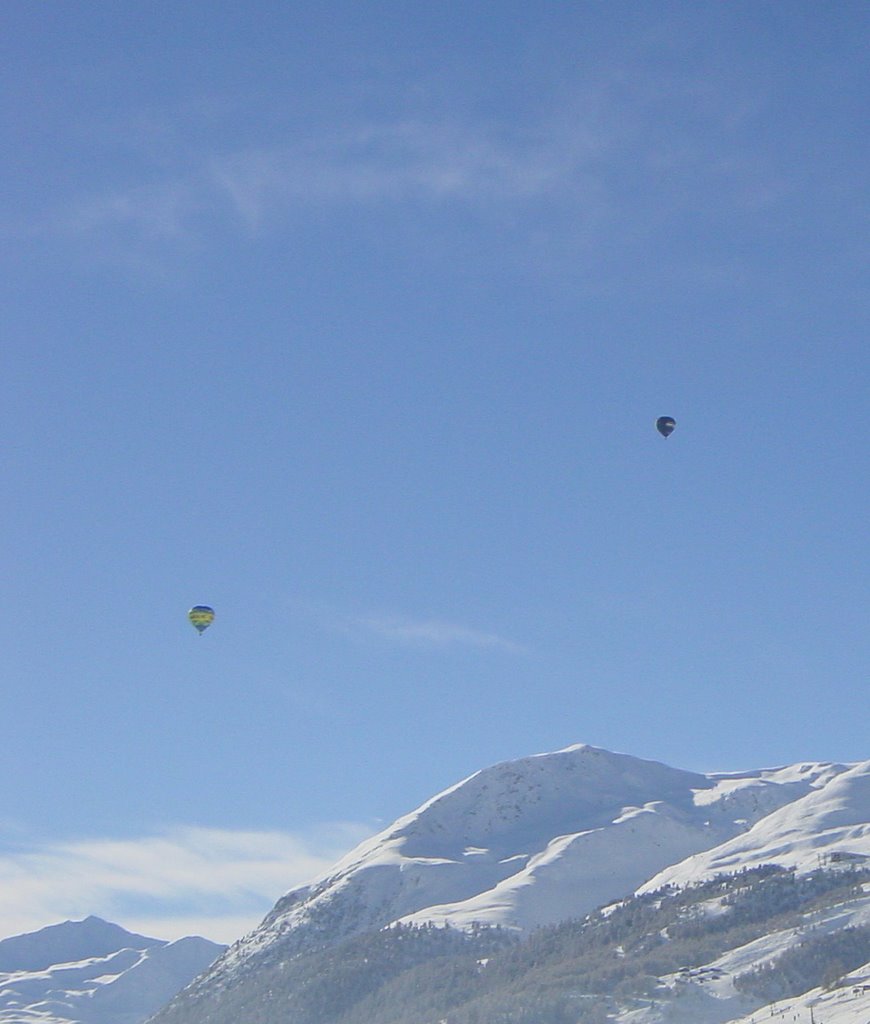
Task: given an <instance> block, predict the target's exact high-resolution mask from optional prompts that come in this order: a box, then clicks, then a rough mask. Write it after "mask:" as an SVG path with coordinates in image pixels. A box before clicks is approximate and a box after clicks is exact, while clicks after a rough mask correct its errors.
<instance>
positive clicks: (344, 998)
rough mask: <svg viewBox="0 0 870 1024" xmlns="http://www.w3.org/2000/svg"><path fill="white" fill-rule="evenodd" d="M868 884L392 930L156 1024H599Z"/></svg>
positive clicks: (858, 939)
mask: <svg viewBox="0 0 870 1024" xmlns="http://www.w3.org/2000/svg"><path fill="white" fill-rule="evenodd" d="M868 880H870V870H859V869H850V870H848V871H843V870H819V871H816V872H813V873H812V874H810V875H804V876H797V875H796V873H795V872H794V871H789V870H786V869H783V868H780V867H777V866H772V865H765V866H762V867H760V868H755V869H752V870H747V871H743V872H740V873H739V874H736V875H732V876H727V877H720V878H717V879H715V880H712V881H708V882H704V883H702V884H699V885H696V886H692V887H689V888H687V889H676V888H667V889H664V890H661V891H659V892H656V893H651V894H645V895H641V896H634V897H631V898H629V899H626V900H624V901H622V902H621V903H620V904H618V905H616V906H615V907H610V908H605V909H602V910H599V911H596V912H594V913H592V914H590V915H589V916H587V917H586V918H584V919H582V920H575V921H567V922H564V923H562V924H558V925H553V926H549V927H544V928H540V929H538V930H536V931H535V932H533V933H532V934H531V935H530V936H528V937H527V938H525V939H523V940H520V939H518V938H516V937H515V936H514V935H513V934H511V933H509V932H507V931H505V930H503V929H499V928H483V927H482V928H477V929H475V930H473V931H472V932H462V931H458V930H456V929H452V928H435V927H433V926H431V925H429V926H423V927H410V926H396V927H393V928H390V929H385V930H381V931H377V932H369V933H365V934H362V935H358V936H355V937H354V938H352V939H348V940H346V941H344V942H342V943H340V944H338V945H336V946H334V947H332V948H329V949H320V950H317V951H314V952H309V953H302V954H296V955H288V956H287V957H286V958H284V959H280V958H276V959H275V960H274V961H273V962H271V963H269V964H268V965H266V966H265V967H261V968H259V969H258V970H257V971H256V972H252V973H251V974H249V975H248V976H247V977H244V978H241V979H240V980H239V981H238V983H237V984H235V985H234V986H232V987H230V988H228V989H224V990H222V991H221V992H220V993H219V994H218V995H215V994H211V995H207V996H205V997H204V999H202V1000H197V1002H196V1003H193V1004H191V1003H190V1002H188V1001H185V999H184V998H181V999H180V1000H177V1001H176V1004H171V1005H170V1008H169V1010H168V1011H164V1013H163V1014H160V1015H158V1017H157V1018H156V1020H155V1024H205V1022H206V1021H207V1022H208V1024H238V1021H239V1020H248V1021H252V1022H253V1021H255V1022H256V1024H372V1021H377V1022H378V1024H439V1022H445V1024H601V1022H603V1021H605V1020H606V1019H607V1014H608V1012H612V1011H613V1010H614V1009H615V1008H617V1007H618V1006H620V1005H629V1004H631V1003H632V1002H633V1001H637V1000H645V1001H649V1000H654V999H665V998H667V992H666V991H665V990H663V989H662V986H661V981H660V979H661V977H662V975H670V974H676V973H677V972H679V971H681V970H684V971H685V970H689V969H692V968H697V967H701V966H703V965H705V964H708V963H710V962H711V961H712V960H715V959H716V958H717V957H719V956H721V955H722V954H723V953H724V952H726V951H727V950H729V949H734V948H737V947H739V946H742V945H745V944H746V943H748V942H751V941H753V940H754V939H757V938H759V937H761V936H763V935H765V934H768V933H769V932H771V931H778V930H781V929H785V928H790V927H798V926H800V924H801V922H802V921H803V920H804V915H806V914H807V913H810V912H812V911H814V910H818V909H821V908H823V907H825V906H832V905H836V904H838V903H845V902H847V901H848V900H850V899H854V898H856V897H857V896H859V895H863V889H862V884H863V883H864V882H865V881H868ZM866 939H867V937H866V936H864V935H846V934H844V937H843V941H842V942H841V943H839V944H838V943H834V942H831V943H830V944H829V945H826V944H825V943H818V944H814V946H813V949H812V950H810V949H809V947H808V948H806V949H805V950H804V951H803V953H802V954H801V955H800V956H799V955H798V951H797V950H795V951H793V953H792V954H789V955H787V957H785V958H781V963H775V964H771V965H769V970H766V972H761V973H760V974H759V975H758V977H757V978H753V979H747V982H746V984H747V988H746V991H747V992H748V993H750V994H752V995H754V996H757V997H758V998H760V999H767V995H766V993H767V992H768V991H774V990H775V991H776V994H775V995H773V996H771V997H770V998H782V996H783V995H784V994H786V991H787V992H788V994H798V993H797V992H793V991H791V990H792V989H793V988H794V987H795V986H796V985H799V984H801V983H800V982H799V981H798V980H797V979H798V978H799V977H800V976H801V975H800V971H801V970H802V969H804V967H805V968H806V970H807V971H808V973H806V974H805V975H804V977H805V978H806V979H807V980H806V983H805V984H804V987H803V989H802V991H805V990H807V989H809V988H812V987H814V986H815V984H818V982H817V981H814V980H813V979H815V978H817V977H825V976H827V975H826V972H827V973H828V974H830V972H831V971H832V970H839V969H840V966H842V965H843V964H847V963H852V962H853V961H854V959H855V957H860V956H861V950H862V949H863V948H864V946H862V943H863V942H865V941H866ZM801 956H803V958H804V959H803V960H802V959H801ZM867 960H870V953H868V955H867V956H865V957H864V960H863V961H861V962H862V963H863V962H866V961H867ZM810 964H811V965H812V966H811V969H810V966H809V965H810ZM858 965H859V964H855V966H858ZM850 969H851V968H850ZM841 973H844V972H843V971H841ZM777 978H781V980H780V981H779V982H777V981H776V979H777ZM777 984H779V985H780V988H777Z"/></svg>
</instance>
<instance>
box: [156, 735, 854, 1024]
mask: <svg viewBox="0 0 870 1024" xmlns="http://www.w3.org/2000/svg"><path fill="white" fill-rule="evenodd" d="M865 859H866V860H867V862H868V863H870V762H866V763H863V764H857V765H839V764H827V763H806V764H800V765H794V766H790V767H786V768H778V769H770V770H759V771H752V772H745V773H740V774H728V775H726V774H699V773H694V772H686V771H681V770H678V769H674V768H669V767H667V766H666V765H662V764H658V763H656V762H650V761H644V760H640V759H638V758H634V757H630V756H628V755H624V754H614V753H610V752H608V751H605V750H600V749H597V748H594V747H589V746H576V747H571V748H568V749H567V750H562V751H558V752H556V753H552V754H543V755H537V756H534V757H529V758H524V759H521V760H518V761H512V762H507V763H504V764H500V765H496V766H495V767H493V768H488V769H485V770H483V771H480V772H478V773H476V774H475V775H473V776H471V777H470V778H468V779H466V780H465V781H464V782H461V783H459V784H458V785H456V786H453V787H452V788H451V789H448V790H446V791H445V792H444V793H441V794H440V795H438V796H436V797H434V798H433V799H432V800H430V801H428V802H427V803H425V804H424V805H423V806H422V807H420V808H419V809H418V810H417V811H414V812H413V813H411V814H409V815H407V816H405V817H403V818H400V819H399V820H398V821H397V822H396V823H395V824H394V825H392V826H391V827H390V828H388V829H386V830H385V831H383V832H382V833H380V834H379V835H377V836H375V837H374V838H372V839H370V840H368V841H366V842H364V843H362V844H361V845H360V846H359V847H357V848H356V849H355V850H354V851H353V852H351V853H350V854H349V855H348V856H346V857H345V858H343V859H342V860H341V861H339V862H338V864H336V866H335V867H334V868H333V869H332V870H331V871H329V872H328V873H327V874H325V875H323V876H322V877H320V878H318V879H316V880H314V881H313V882H312V883H310V884H309V885H306V886H302V887H300V888H298V889H295V890H293V891H291V892H290V893H288V894H287V895H286V896H285V897H283V899H281V900H280V901H279V902H278V904H277V905H276V907H275V908H274V910H273V911H272V912H271V913H270V914H269V915H268V917H267V918H266V919H265V921H264V922H263V924H262V925H261V926H260V927H259V928H258V929H256V930H255V931H254V932H252V933H251V934H250V935H248V936H246V937H245V938H243V939H241V940H240V941H239V942H237V943H235V945H233V946H232V947H231V948H230V949H229V950H228V951H227V952H226V953H225V954H224V955H223V956H222V957H221V958H220V959H219V960H217V961H216V962H215V964H214V965H213V966H212V967H211V968H210V969H209V970H208V971H207V972H205V974H203V975H202V976H201V977H200V978H198V979H197V980H196V981H195V982H194V983H193V984H192V985H191V986H189V988H188V989H186V990H185V991H184V992H183V993H182V994H181V995H180V996H179V997H178V998H177V999H176V1000H174V1001H173V1003H172V1004H170V1006H169V1007H168V1008H167V1009H165V1010H164V1011H162V1012H160V1013H158V1014H157V1015H156V1017H155V1018H154V1024H205V1022H207V1021H208V1022H213V1024H224V1021H226V1022H227V1024H233V1014H235V1017H236V1019H242V1018H243V1017H245V1016H252V1015H253V1016H256V1019H257V1024H273V1022H274V1024H279V1022H280V1024H293V1022H294V1021H295V1020H296V1019H297V1017H294V1016H292V1015H288V1014H287V1013H285V1012H284V1011H281V1013H282V1014H283V1015H277V1016H275V1015H273V1016H270V1015H269V1013H267V1012H266V1011H265V1010H264V1008H263V1007H264V1006H265V1004H261V1001H260V1002H258V1000H262V998H265V997H263V992H264V991H266V989H264V979H268V980H269V985H268V986H267V988H268V990H269V991H272V992H273V993H274V992H275V991H280V992H284V991H285V990H286V991H287V992H288V993H289V994H288V998H290V997H291V995H292V996H293V998H295V997H296V996H298V994H299V993H298V990H295V989H294V990H292V992H291V989H290V988H288V987H287V985H288V984H289V981H286V983H285V982H282V981H281V978H282V977H283V978H285V980H286V979H289V977H290V975H292V974H293V973H294V972H295V971H297V970H298V969H299V966H300V964H302V963H303V961H305V962H308V961H309V960H310V958H312V957H313V958H315V967H314V968H312V973H311V975H310V978H309V975H308V974H306V975H305V978H309V981H306V982H305V984H306V985H308V984H311V985H314V986H315V988H316V981H315V979H316V978H317V976H318V973H320V974H323V973H324V971H326V966H325V965H326V964H327V963H330V962H332V959H331V958H334V957H335V956H337V955H338V951H339V950H344V953H342V955H343V956H344V955H345V954H346V955H347V956H348V957H350V962H353V949H356V948H358V947H357V946H355V945H354V943H357V944H361V945H360V946H359V948H369V947H368V945H367V944H368V943H369V942H372V941H374V940H373V939H372V936H377V935H378V934H379V933H380V932H381V930H382V929H384V928H387V927H392V928H396V927H399V929H400V931H399V933H398V934H400V935H401V937H402V940H403V942H404V948H405V949H406V950H409V951H410V949H411V948H412V946H413V947H414V948H424V947H426V944H427V943H428V945H429V946H433V945H434V944H436V943H435V939H434V938H433V933H432V932H431V928H432V927H433V926H438V927H439V928H448V931H449V935H448V933H447V932H444V933H443V934H442V935H441V939H442V940H443V941H445V942H448V943H452V942H453V938H454V932H455V934H456V935H459V936H460V937H461V936H462V935H466V936H473V937H474V938H475V940H476V939H477V938H480V936H481V929H482V928H485V927H488V928H490V929H497V931H491V932H489V933H488V935H487V936H486V939H485V941H486V942H489V943H493V942H494V943H495V944H496V945H498V943H499V942H500V941H502V939H504V938H506V937H510V936H512V935H513V936H521V935H524V934H529V933H530V931H531V930H532V929H534V928H536V927H540V926H548V925H549V926H552V925H556V924H558V923H559V922H565V921H568V920H571V919H578V920H582V919H583V918H584V917H585V916H586V915H588V914H589V913H590V912H591V911H593V910H594V909H595V908H596V907H599V906H602V905H605V904H608V903H613V901H620V900H625V899H626V898H628V897H631V896H632V894H633V893H635V892H639V893H640V895H639V896H638V899H642V898H643V895H642V892H646V891H648V890H649V889H651V888H660V887H662V886H665V885H670V886H681V887H686V886H691V885H694V884H697V883H699V882H701V881H703V880H706V879H709V878H711V877H715V876H717V875H720V874H734V873H737V872H740V871H741V870H743V869H745V868H754V867H758V866H759V865H760V864H777V865H780V866H781V867H782V868H791V867H797V868H798V869H800V870H801V871H803V872H807V871H809V870H811V869H814V868H817V867H820V866H822V865H823V864H827V865H846V866H847V867H850V868H851V867H852V866H853V865H860V864H863V863H864V861H865ZM861 920H863V919H861ZM420 928H423V929H424V933H425V930H426V929H427V928H428V929H430V931H429V932H428V933H425V934H424V938H423V939H421V938H420V935H419V929H420ZM756 938H757V936H756ZM424 940H425V941H424ZM378 941H379V942H387V944H388V945H389V946H390V949H391V950H392V953H391V954H390V955H389V956H387V955H386V954H384V957H383V959H382V961H381V963H382V969H381V971H380V980H378V978H376V977H375V976H374V975H373V972H372V971H371V970H369V972H368V975H366V971H365V970H363V971H362V974H361V975H360V979H363V978H364V977H368V980H367V981H364V980H360V981H359V984H360V985H361V986H362V989H361V990H365V989H366V986H367V985H372V984H375V982H376V981H377V984H379V985H380V984H383V983H384V979H385V978H386V977H387V976H388V975H389V973H390V971H392V969H393V967H392V965H394V964H396V963H397V962H398V963H399V964H400V965H401V963H403V962H404V961H403V958H402V957H400V958H399V960H398V961H397V960H396V956H395V954H396V951H397V949H398V946H396V945H395V944H394V943H392V941H391V940H390V937H389V936H388V937H387V938H384V939H380V940H378ZM487 948H488V947H487ZM333 951H335V952H333ZM433 955H434V954H433ZM318 957H319V958H320V959H321V960H322V965H321V966H322V970H319V969H318V968H317V967H316V960H317V958H318ZM481 959H484V960H487V959H489V953H486V955H485V956H483V957H481ZM363 960H366V961H372V960H373V958H372V957H369V956H368V955H366V957H363ZM374 960H377V957H374ZM410 960H413V957H410ZM410 960H409V963H410ZM868 960H870V953H868ZM409 969H410V967H409ZM326 973H328V972H326ZM433 984H435V987H436V988H437V984H436V983H435V982H433ZM336 991H337V989H336V986H335V985H333V986H332V989H331V992H332V996H331V997H330V998H333V999H334V996H335V992H336ZM293 993H295V995H293ZM270 998H271V997H270ZM327 1002H328V1000H327ZM229 1007H232V1012H230V1010H229V1009H228V1008H229ZM269 1012H272V1011H269ZM275 1012H277V1011H275ZM342 1012H349V1011H348V1010H347V1008H345V1010H343V1011H342ZM384 1013H385V1011H384V1010H383V1009H381V1010H380V1011H378V1015H376V1016H373V1017H372V1018H371V1019H372V1021H378V1024H381V1022H382V1021H385V1020H386V1019H387V1018H386V1017H385V1016H384ZM298 1019H299V1020H300V1021H302V1020H306V1021H308V1020H317V1021H318V1024H331V1022H332V1021H333V1020H336V1021H338V1020H339V1019H343V1018H340V1017H338V1016H336V1017H330V1016H328V1015H324V1016H322V1017H321V1018H317V1017H308V1018H307V1017H304V1016H299V1017H298ZM439 1019H440V1018H439ZM445 1019H447V1018H445ZM575 1019H577V1018H576V1015H575ZM722 1019H728V1018H722ZM420 1021H421V1024H426V1021H425V1019H424V1018H420Z"/></svg>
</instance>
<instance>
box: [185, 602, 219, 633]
mask: <svg viewBox="0 0 870 1024" xmlns="http://www.w3.org/2000/svg"><path fill="white" fill-rule="evenodd" d="M187 617H188V618H189V619H190V624H191V625H192V626H193V628H194V629H195V630H197V631H198V632H199V633H202V632H203V630H206V629H208V627H209V626H210V625H211V624H212V622H214V608H209V606H208V605H207V604H196V605H194V606H193V608H191V609H190V611H189V612H188V613H187Z"/></svg>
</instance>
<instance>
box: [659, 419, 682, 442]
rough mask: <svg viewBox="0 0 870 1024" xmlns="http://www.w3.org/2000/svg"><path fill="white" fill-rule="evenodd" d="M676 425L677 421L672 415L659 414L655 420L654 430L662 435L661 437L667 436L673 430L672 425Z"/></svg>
mask: <svg viewBox="0 0 870 1024" xmlns="http://www.w3.org/2000/svg"><path fill="white" fill-rule="evenodd" d="M676 425H677V421H676V420H675V419H674V418H673V416H659V418H658V419H657V420H656V430H657V431H658V432H659V433H660V434H661V435H662V437H669V436H670V435H671V434H673V432H674V427H675V426H676Z"/></svg>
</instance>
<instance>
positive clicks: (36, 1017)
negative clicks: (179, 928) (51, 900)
mask: <svg viewBox="0 0 870 1024" xmlns="http://www.w3.org/2000/svg"><path fill="white" fill-rule="evenodd" d="M224 948H225V947H224V946H220V945H218V944H217V943H214V942H209V941H208V940H207V939H202V938H197V937H189V938H185V939H179V940H178V941H176V942H165V941H163V940H161V939H152V938H148V937H146V936H144V935H135V934H133V933H132V932H128V931H126V930H125V929H123V928H120V927H119V926H118V925H115V924H110V923H109V922H107V921H103V920H101V919H100V918H98V917H88V918H86V919H85V920H84V921H66V922H64V923H63V924H57V925H50V926H49V927H48V928H42V929H41V930H40V931H37V932H30V933H28V934H26V935H16V936H13V937H12V938H8V939H4V940H3V941H2V942H0V1022H2V1024H31V1022H33V1024H37V1022H39V1024H71V1022H75V1024H140V1022H141V1021H143V1020H145V1019H146V1018H147V1017H148V1016H149V1015H150V1014H153V1013H154V1012H155V1010H158V1009H159V1008H160V1007H161V1006H163V1005H164V1004H165V1003H166V1002H168V1001H169V1000H170V999H171V998H172V997H173V996H174V995H175V994H176V993H177V992H178V991H180V990H181V989H182V988H184V986H185V985H187V984H188V983H189V982H190V981H191V979H192V978H194V977H196V975H197V974H199V973H200V972H201V971H203V970H204V969H205V968H206V967H208V965H209V964H210V963H211V962H212V961H213V960H214V959H215V957H217V956H218V955H219V954H220V953H221V952H222V951H223V950H224Z"/></svg>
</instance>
